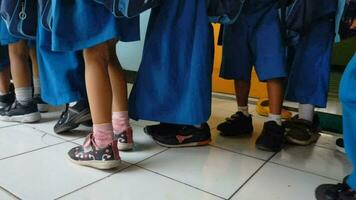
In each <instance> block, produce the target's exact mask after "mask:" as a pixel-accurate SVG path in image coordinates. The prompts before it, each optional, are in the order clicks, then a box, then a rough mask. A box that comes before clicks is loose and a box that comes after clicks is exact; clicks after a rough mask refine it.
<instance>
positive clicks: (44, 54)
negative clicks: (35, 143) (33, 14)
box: [37, 26, 86, 105]
mask: <svg viewBox="0 0 356 200" xmlns="http://www.w3.org/2000/svg"><path fill="white" fill-rule="evenodd" d="M37 33H38V37H37V38H38V39H37V44H38V46H37V58H38V59H37V60H38V64H39V77H40V83H41V96H42V99H43V100H44V101H45V102H47V103H49V104H52V105H63V104H65V103H69V102H74V101H77V100H80V99H83V98H86V93H85V81H84V61H83V58H82V55H83V54H82V52H81V51H78V52H74V51H73V52H54V51H51V32H49V31H47V30H45V29H44V28H43V27H42V26H38V31H37Z"/></svg>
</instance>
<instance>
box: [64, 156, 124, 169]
mask: <svg viewBox="0 0 356 200" xmlns="http://www.w3.org/2000/svg"><path fill="white" fill-rule="evenodd" d="M68 159H69V160H70V161H71V162H72V163H74V164H76V165H81V166H86V167H92V168H95V169H102V170H105V169H113V168H117V167H119V166H121V165H122V163H121V160H109V161H98V160H91V161H77V160H73V159H72V158H71V157H69V156H68Z"/></svg>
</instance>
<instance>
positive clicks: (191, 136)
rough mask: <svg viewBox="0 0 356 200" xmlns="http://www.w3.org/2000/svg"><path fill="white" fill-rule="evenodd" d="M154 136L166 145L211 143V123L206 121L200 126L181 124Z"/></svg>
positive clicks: (185, 145) (183, 145) (178, 145)
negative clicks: (163, 133) (165, 132)
mask: <svg viewBox="0 0 356 200" xmlns="http://www.w3.org/2000/svg"><path fill="white" fill-rule="evenodd" d="M152 138H153V139H154V140H155V141H156V142H157V143H158V144H159V145H161V146H164V147H192V146H202V145H207V144H209V143H210V141H211V134H210V128H209V125H208V124H207V123H205V124H203V125H202V126H201V127H200V128H197V127H195V126H184V125H181V126H180V127H179V128H176V129H172V130H170V132H168V133H167V134H165V135H158V134H157V135H155V136H153V137H152Z"/></svg>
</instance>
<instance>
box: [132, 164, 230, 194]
mask: <svg viewBox="0 0 356 200" xmlns="http://www.w3.org/2000/svg"><path fill="white" fill-rule="evenodd" d="M134 166H136V167H138V168H141V169H143V170H146V171H149V172H151V173H154V174H156V175H159V176H162V177H165V178H167V179H170V180H172V181H175V182H177V183H180V184H183V185H186V186H188V187H191V188H194V189H196V190H199V191H201V192H204V193H206V194H210V195H212V196H215V197H218V198H220V199H224V200H226V198H224V197H221V196H219V195H217V194H214V193H211V192H208V191H205V190H203V189H200V188H198V187H195V186H193V185H189V184H188V183H184V182H182V181H179V180H176V179H174V178H171V177H169V176H166V175H164V174H161V173H158V172H155V171H152V170H150V169H147V168H144V167H142V166H139V165H136V164H135V165H134Z"/></svg>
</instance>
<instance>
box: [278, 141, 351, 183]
mask: <svg viewBox="0 0 356 200" xmlns="http://www.w3.org/2000/svg"><path fill="white" fill-rule="evenodd" d="M272 162H275V163H278V164H282V165H285V166H289V167H292V168H296V169H300V170H305V171H308V172H312V173H315V174H318V175H321V176H325V177H329V178H332V179H336V180H342V179H343V178H344V177H345V176H346V175H348V174H349V173H350V172H351V170H352V166H351V164H350V162H349V161H348V160H347V158H346V156H345V155H344V154H342V153H339V152H337V151H336V150H330V149H326V148H322V147H318V146H308V147H302V146H289V147H287V148H286V150H283V151H282V152H280V153H278V154H277V155H276V156H275V157H274V158H273V159H272Z"/></svg>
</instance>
